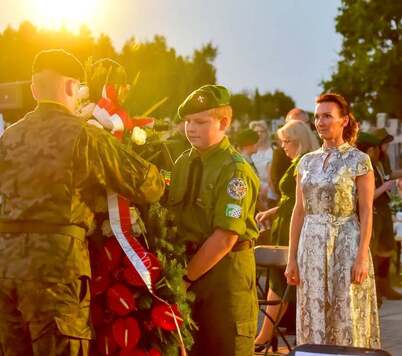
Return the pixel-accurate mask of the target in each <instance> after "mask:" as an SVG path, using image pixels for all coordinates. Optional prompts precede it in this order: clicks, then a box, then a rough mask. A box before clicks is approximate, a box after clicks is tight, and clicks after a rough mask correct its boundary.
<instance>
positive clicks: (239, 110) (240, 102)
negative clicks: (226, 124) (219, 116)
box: [230, 93, 254, 121]
mask: <svg viewBox="0 0 402 356" xmlns="http://www.w3.org/2000/svg"><path fill="white" fill-rule="evenodd" d="M230 104H231V105H232V108H233V116H234V117H235V118H236V119H239V120H240V121H248V120H249V119H250V116H251V115H252V114H253V110H254V102H253V100H252V99H251V98H250V96H249V95H248V94H247V93H239V94H233V95H232V97H231V99H230Z"/></svg>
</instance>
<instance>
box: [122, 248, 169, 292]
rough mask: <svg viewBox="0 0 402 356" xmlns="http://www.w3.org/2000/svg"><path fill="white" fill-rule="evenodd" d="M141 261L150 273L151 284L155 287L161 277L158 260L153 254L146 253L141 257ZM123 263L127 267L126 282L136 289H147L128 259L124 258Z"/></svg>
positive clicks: (124, 273) (125, 271)
mask: <svg viewBox="0 0 402 356" xmlns="http://www.w3.org/2000/svg"><path fill="white" fill-rule="evenodd" d="M141 260H142V262H143V263H144V265H145V267H146V268H147V269H148V270H149V271H150V273H151V283H152V285H154V284H155V283H156V282H157V281H158V280H159V279H160V277H161V265H160V263H159V261H158V259H157V258H156V256H155V255H153V254H152V253H149V252H146V253H145V255H144V256H143V257H141ZM123 263H124V264H125V265H126V266H127V267H126V268H125V269H124V272H123V276H124V279H125V281H126V282H127V283H128V284H131V285H133V286H136V287H145V284H144V281H143V280H142V278H141V277H140V275H139V274H138V272H137V271H136V270H135V268H134V266H133V265H132V264H131V262H130V261H129V259H128V258H127V257H125V258H123Z"/></svg>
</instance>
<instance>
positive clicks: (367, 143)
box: [356, 132, 381, 151]
mask: <svg viewBox="0 0 402 356" xmlns="http://www.w3.org/2000/svg"><path fill="white" fill-rule="evenodd" d="M380 144H381V140H380V139H379V138H378V137H376V136H374V135H373V134H371V133H368V132H359V135H358V136H357V141H356V145H357V148H359V149H360V150H362V151H365V150H367V149H368V148H369V147H375V146H379V145H380Z"/></svg>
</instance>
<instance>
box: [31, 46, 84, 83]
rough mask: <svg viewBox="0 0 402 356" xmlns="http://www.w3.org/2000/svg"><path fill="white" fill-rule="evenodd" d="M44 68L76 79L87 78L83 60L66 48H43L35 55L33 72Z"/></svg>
mask: <svg viewBox="0 0 402 356" xmlns="http://www.w3.org/2000/svg"><path fill="white" fill-rule="evenodd" d="M44 70H52V71H54V72H56V73H59V74H61V75H63V76H65V77H71V78H74V79H80V80H84V79H85V71H84V67H83V66H82V64H81V62H80V61H79V60H78V59H77V58H76V57H75V56H74V55H72V54H71V53H68V52H67V51H65V50H64V49H48V50H43V51H40V52H39V53H38V54H37V55H36V56H35V58H34V61H33V64H32V74H36V73H39V72H42V71H44Z"/></svg>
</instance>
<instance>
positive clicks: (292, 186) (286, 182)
mask: <svg viewBox="0 0 402 356" xmlns="http://www.w3.org/2000/svg"><path fill="white" fill-rule="evenodd" d="M299 160H300V157H298V158H297V159H295V160H294V161H293V162H292V163H291V165H290V167H289V168H288V169H287V170H286V172H285V174H284V175H283V176H282V178H281V180H280V181H279V191H280V194H281V199H280V201H279V204H278V211H277V213H276V216H275V219H274V221H273V222H272V228H271V243H272V244H273V245H277V246H289V225H290V219H291V217H292V211H293V207H294V205H295V200H296V177H295V175H296V172H295V168H296V167H297V165H298V163H299ZM283 272H284V271H283V270H278V269H272V270H271V271H270V272H269V288H270V289H272V290H273V291H274V292H275V293H276V294H277V295H283V292H284V290H285V288H286V278H285V276H284V275H283ZM295 300H296V292H295V290H294V288H291V290H290V292H289V293H288V300H287V301H291V302H294V301H295Z"/></svg>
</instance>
